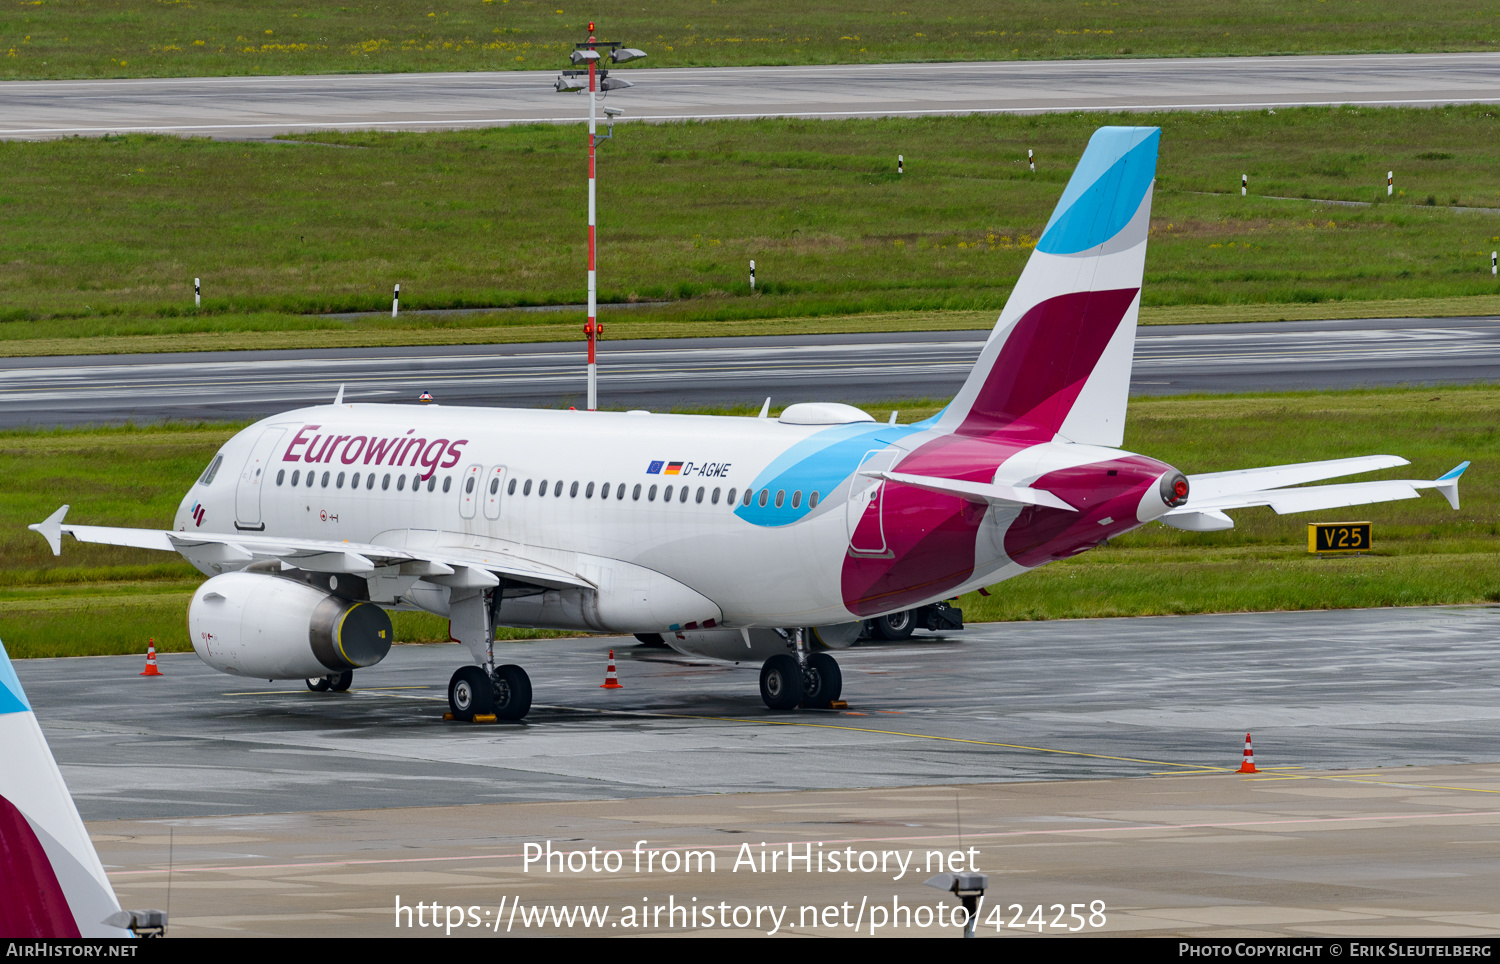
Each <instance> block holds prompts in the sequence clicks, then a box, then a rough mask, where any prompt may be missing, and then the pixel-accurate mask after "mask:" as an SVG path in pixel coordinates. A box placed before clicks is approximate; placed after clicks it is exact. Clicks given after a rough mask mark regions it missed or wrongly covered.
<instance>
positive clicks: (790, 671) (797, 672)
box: [760, 653, 802, 710]
mask: <svg viewBox="0 0 1500 964" xmlns="http://www.w3.org/2000/svg"><path fill="white" fill-rule="evenodd" d="M760 698H761V699H762V700H763V701H765V704H766V706H768V707H770V708H771V709H773V710H790V709H795V708H796V706H797V704H798V703H801V702H802V667H800V666H798V665H797V660H796V658H795V657H793V656H788V655H787V654H786V653H777V654H776V655H775V656H772V657H771V658H770V659H768V660H766V662H765V665H763V666H762V667H761V668H760Z"/></svg>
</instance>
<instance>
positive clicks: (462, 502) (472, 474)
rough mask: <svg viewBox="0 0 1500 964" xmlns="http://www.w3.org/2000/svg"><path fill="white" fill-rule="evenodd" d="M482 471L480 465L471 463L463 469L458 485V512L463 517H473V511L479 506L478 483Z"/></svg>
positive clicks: (481, 477) (482, 468) (482, 467)
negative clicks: (461, 478) (462, 476)
mask: <svg viewBox="0 0 1500 964" xmlns="http://www.w3.org/2000/svg"><path fill="white" fill-rule="evenodd" d="M483 471H484V466H482V465H471V466H469V467H468V468H466V469H464V478H463V482H462V483H461V484H460V485H459V487H458V514H459V515H460V516H461V517H463V518H465V519H472V518H474V512H475V510H476V509H478V508H479V500H480V498H481V495H480V485H479V483H480V482H481V481H482V479H483V476H482V475H481V474H480V473H481V472H483Z"/></svg>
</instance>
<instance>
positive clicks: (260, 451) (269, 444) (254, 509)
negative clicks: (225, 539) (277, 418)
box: [234, 428, 286, 531]
mask: <svg viewBox="0 0 1500 964" xmlns="http://www.w3.org/2000/svg"><path fill="white" fill-rule="evenodd" d="M285 434H286V429H284V428H268V429H266V430H265V431H264V432H262V433H260V438H259V439H257V440H256V442H255V448H253V449H251V450H250V457H249V458H247V459H246V460H245V468H244V470H243V471H242V472H240V481H239V485H238V487H237V488H236V489H235V490H234V527H235V528H236V529H251V530H256V531H259V530H262V529H264V528H265V527H266V524H265V523H264V522H262V521H261V518H260V490H261V486H262V484H263V483H264V482H265V480H266V475H267V472H268V470H269V468H270V464H271V452H272V451H273V450H275V448H276V446H277V444H278V443H280V442H281V436H283V435H285Z"/></svg>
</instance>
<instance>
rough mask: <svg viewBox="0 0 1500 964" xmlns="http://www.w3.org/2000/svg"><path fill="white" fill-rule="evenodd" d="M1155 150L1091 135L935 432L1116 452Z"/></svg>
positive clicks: (1125, 130)
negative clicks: (1065, 443)
mask: <svg viewBox="0 0 1500 964" xmlns="http://www.w3.org/2000/svg"><path fill="white" fill-rule="evenodd" d="M1160 139H1161V130H1160V128H1156V127H1101V128H1100V129H1099V130H1097V131H1095V132H1094V136H1093V137H1092V138H1090V139H1089V145H1088V148H1087V149H1086V150H1085V151H1084V153H1083V157H1082V158H1081V159H1080V160H1079V162H1078V166H1077V167H1076V168H1075V169H1074V171H1073V177H1072V179H1071V180H1069V181H1068V186H1067V188H1066V189H1065V190H1064V191H1063V195H1062V199H1061V200H1059V201H1058V202H1057V208H1056V210H1054V211H1053V212H1052V219H1051V220H1050V221H1048V222H1047V227H1046V228H1045V229H1044V230H1043V231H1042V236H1041V239H1040V240H1039V241H1037V245H1036V250H1035V251H1033V252H1032V254H1031V258H1030V260H1029V261H1027V263H1026V268H1025V270H1024V271H1023V272H1022V273H1021V277H1020V280H1018V281H1017V282H1016V287H1015V289H1014V290H1013V291H1012V292H1011V296H1010V299H1009V301H1007V302H1006V305H1005V309H1004V310H1003V311H1002V312H1001V313H1000V318H999V321H997V322H996V324H995V329H994V331H993V332H992V333H991V334H990V337H989V340H988V341H987V342H986V343H985V346H984V350H983V351H982V352H981V353H980V356H979V361H978V362H976V363H975V365H974V370H973V371H972V372H970V373H969V378H968V380H967V381H966V382H965V383H964V386H963V388H962V390H960V391H959V393H958V395H956V396H955V397H954V399H953V402H952V404H950V405H949V406H948V408H947V409H946V410H945V411H944V412H943V414H942V416H941V418H940V419H939V421H938V424H937V426H936V427H937V428H939V429H947V430H948V431H953V432H959V433H963V434H972V435H990V434H994V433H1005V434H1019V435H1021V436H1023V437H1027V438H1034V439H1036V440H1037V441H1051V440H1052V439H1054V438H1059V439H1062V440H1066V441H1072V442H1089V443H1093V444H1097V445H1108V446H1118V445H1120V444H1121V442H1122V441H1123V440H1124V432H1125V402H1126V399H1127V397H1128V395H1129V391H1130V368H1131V363H1132V361H1133V357H1134V353H1135V327H1136V318H1137V316H1138V314H1139V312H1140V291H1141V279H1142V277H1143V275H1144V272H1145V264H1146V235H1147V233H1148V231H1149V229H1150V224H1151V191H1152V186H1153V185H1154V183H1155V177H1156V154H1157V145H1158V143H1159V141H1160Z"/></svg>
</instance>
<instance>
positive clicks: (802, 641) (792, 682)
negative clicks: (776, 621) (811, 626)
mask: <svg viewBox="0 0 1500 964" xmlns="http://www.w3.org/2000/svg"><path fill="white" fill-rule="evenodd" d="M783 635H785V636H787V641H788V642H789V643H790V644H791V646H792V649H793V652H792V653H777V654H776V655H775V656H772V657H771V658H770V659H768V660H766V661H765V663H764V664H763V665H762V666H761V668H760V698H761V700H762V701H764V702H765V704H766V706H768V707H770V708H771V709H773V710H791V709H796V708H797V707H798V706H805V707H807V708H809V709H823V708H825V707H827V706H829V705H830V704H831V703H833V701H834V700H837V699H838V698H839V696H840V694H842V693H843V691H844V674H843V672H842V671H840V669H839V664H838V661H837V660H835V659H834V658H833V657H832V656H829V655H828V654H827V653H809V652H808V651H807V634H806V631H805V630H802V629H794V630H792V631H791V632H790V633H784V634H783Z"/></svg>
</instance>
